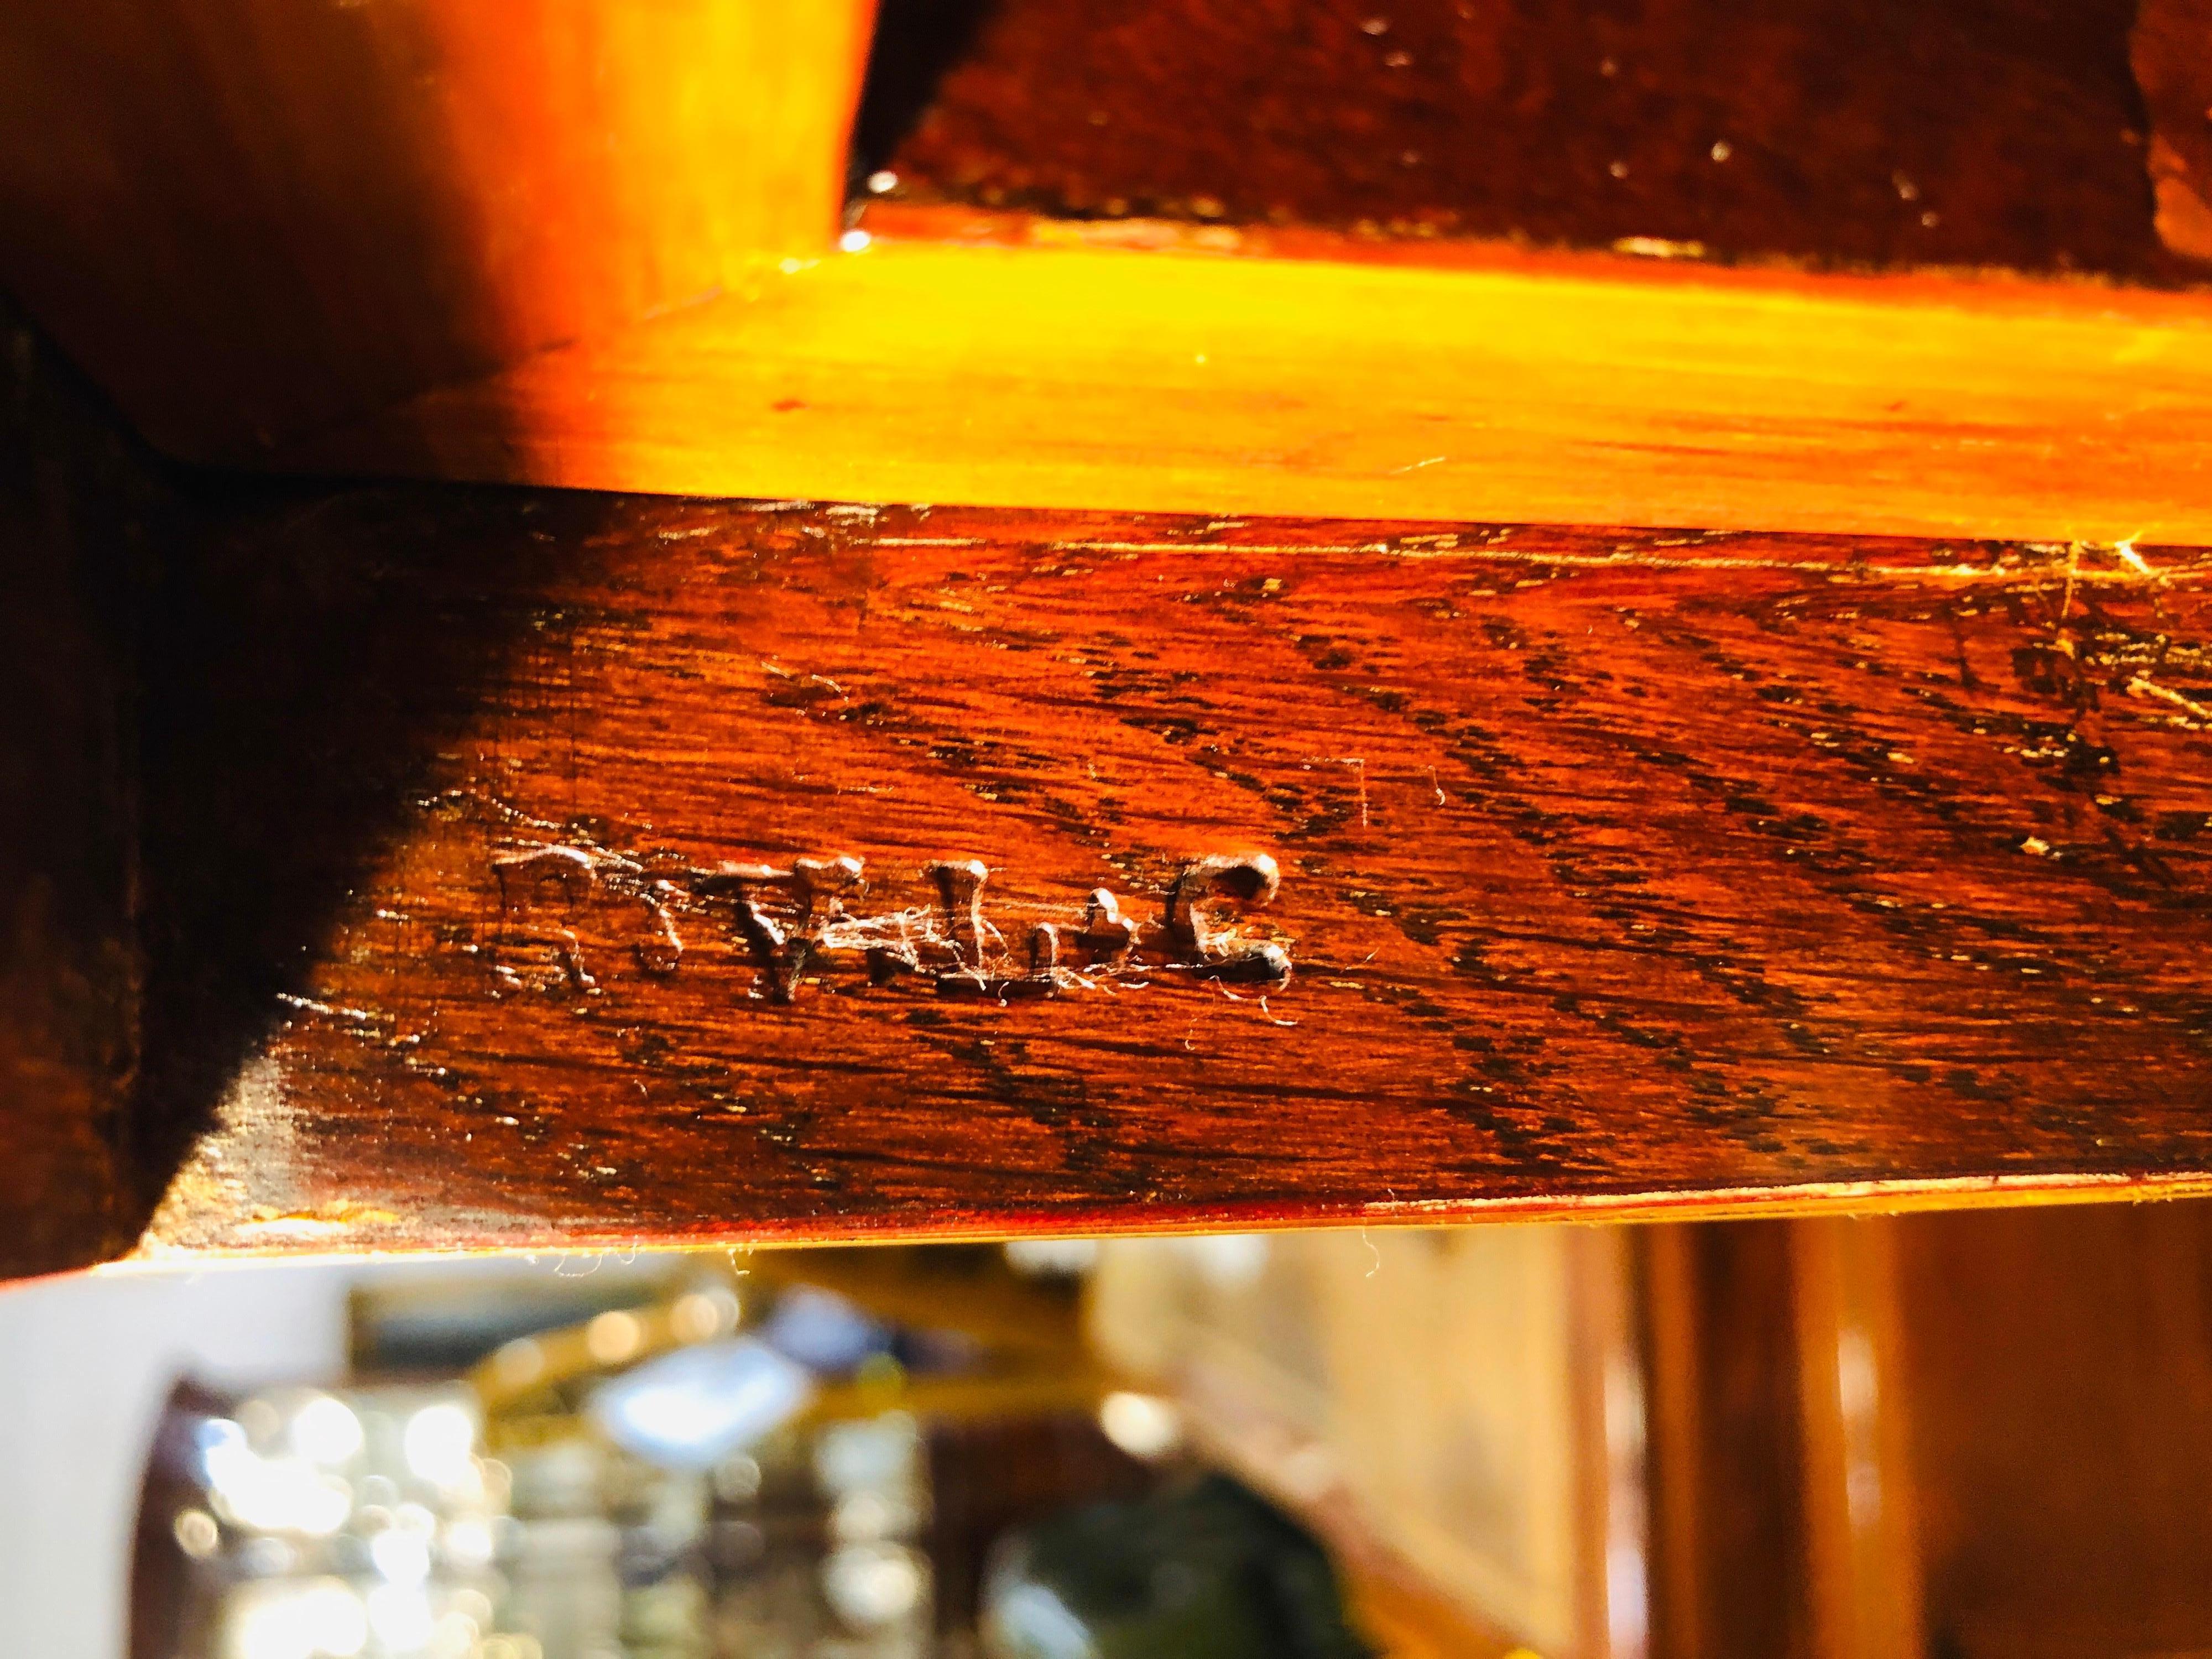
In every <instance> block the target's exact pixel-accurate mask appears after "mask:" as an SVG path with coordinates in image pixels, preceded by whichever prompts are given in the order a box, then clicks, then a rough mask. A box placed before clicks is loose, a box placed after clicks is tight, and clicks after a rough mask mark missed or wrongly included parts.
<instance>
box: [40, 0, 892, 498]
mask: <svg viewBox="0 0 2212 1659" xmlns="http://www.w3.org/2000/svg"><path fill="white" fill-rule="evenodd" d="M869 15H870V6H869V3H868V0H807V3H805V4H803V5H787V4H778V3H774V0H766V3H749V0H655V3H653V4H650V5H616V6H607V5H601V4H596V3H590V0H376V3H374V4H359V3H343V0H341V3H337V4H329V3H322V4H309V5H299V4H294V3H289V0H18V3H15V4H11V5H9V6H7V7H5V8H4V9H0V281H4V282H5V283H7V284H8V285H9V287H10V288H11V289H14V290H15V293H16V295H18V297H19V298H21V300H22V301H24V302H25V303H26V304H27V305H28V306H29V307H31V308H32V310H33V311H34V312H35V313H37V314H38V316H39V318H40V320H41V322H43V323H44V324H45V325H46V327H47V328H49V329H50V330H52V331H53V333H54V334H55V335H56V336H57V337H58V338H59V339H60V340H61V341H62V342H63V343H64V345H65V346H66V347H67V348H68V349H69V350H70V352H71V353H72V354H73V355H74V356H76V359H77V360H78V362H81V363H82V364H83V365H84V367H85V368H87V369H88V371H90V372H91V373H92V374H94V377H95V378H97V379H98V380H100V383H101V384H102V385H103V386H105V387H106V390H107V391H108V392H109V393H110V394H111V395H112V396H113V397H114V398H116V399H117V401H118V402H119V403H120V404H122V405H123V406H124V408H125V410H127V411H128V412H129V413H130V415H131V417H132V418H133V419H134V420H135V421H137V422H138V423H139V425H140V427H141V428H142V429H143V430H144V431H145V432H146V433H147V434H148V435H150V436H151V437H153V438H154V439H155V441H157V442H160V443H161V444H162V445H163V446H165V447H168V448H170V449H172V450H173V451H177V452H179V453H191V454H196V455H202V456H205V455H210V454H228V455H231V456H241V455H243V456H251V455H252V454H254V453H258V451H259V450H261V449H263V448H264V447H267V446H268V445H270V444H272V443H274V442H276V441H278V440H280V439H283V438H289V437H294V436H296V435H299V434H300V433H301V432H303V431H313V430H316V429H318V428H320V427H322V426H324V425H325V424H328V423H330V422H336V421H343V420H345V419H349V418H358V417H359V416H362V415H364V414H367V413H368V412H371V411H373V410H377V409H380V408H382V407H383V406H384V405H386V404H388V403H389V402H391V401H392V399H394V398H399V397H403V396H404V395H406V394H407V393H409V392H416V391H419V390H421V389H422V388H423V387H424V386H435V385H440V384H443V383H445V382H447V381H449V380H455V379H464V378H466V377H468V376H470V375H473V374H482V373H483V372H484V371H486V370H487V369H489V368H494V367H495V366H497V365H499V364H501V363H504V362H511V361H513V359H515V358H517V357H519V356H526V355H527V354H528V353H531V352H533V351H538V350H542V349H544V348H546V347H548V346H550V345H555V344H558V343H563V342H566V341H568V340H572V339H574V338H575V337H577V336H578V335H580V334H582V333H587V332H590V331H593V330H597V329H604V328H606V327H610V326H611V325H616V324H618V323H627V322H630V321H634V320H635V319H637V318H639V317H641V316H643V315H647V314H650V313H653V311H655V310H657V309H660V308H663V307H669V306H673V305H680V304H683V303H685V302H688V301H693V300H696V298H697V297H699V296H700V295H702V294H703V293H708V292H712V291H714V290H716V289H719V288H720V287H721V286H723V285H725V284H735V283H738V281H739V280H740V279H741V277H742V276H743V274H744V271H745V270H747V269H748V268H749V267H750V264H753V263H754V262H756V261H760V260H763V259H772V258H775V257H777V256H780V255H783V254H788V253H793V252H810V253H811V252H816V251H817V250H818V249H820V248H821V247H822V246H825V245H826V244H827V243H828V241H829V239H830V238H831V236H832V235H834V234H835V231H836V216H837V210H838V204H839V201H840V199H841V197H842V191H843V186H844V147H845V137H846V133H847V131H848V127H849V125H850V123H851V118H852V112H853V106H854V101H855V100H856V98H857V96H858V93H859V82H860V68H861V59H862V57H863V55H864V53H865V51H866V36H867V27H868V20H869Z"/></svg>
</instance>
